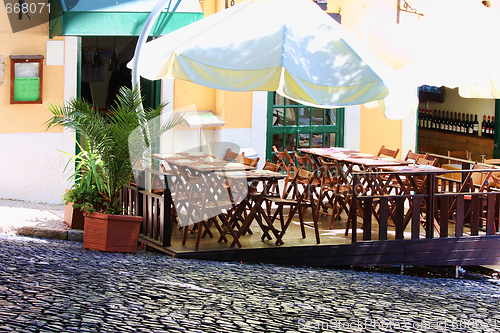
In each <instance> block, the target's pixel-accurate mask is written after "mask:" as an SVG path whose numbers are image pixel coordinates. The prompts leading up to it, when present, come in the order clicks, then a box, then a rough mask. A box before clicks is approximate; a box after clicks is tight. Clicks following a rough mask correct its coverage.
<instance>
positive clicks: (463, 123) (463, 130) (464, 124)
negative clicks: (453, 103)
mask: <svg viewBox="0 0 500 333" xmlns="http://www.w3.org/2000/svg"><path fill="white" fill-rule="evenodd" d="M462 133H467V122H466V120H465V113H462Z"/></svg>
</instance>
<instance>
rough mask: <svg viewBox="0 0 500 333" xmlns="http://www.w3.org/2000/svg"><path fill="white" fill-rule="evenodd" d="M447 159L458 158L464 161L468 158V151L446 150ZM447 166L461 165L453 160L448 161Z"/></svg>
mask: <svg viewBox="0 0 500 333" xmlns="http://www.w3.org/2000/svg"><path fill="white" fill-rule="evenodd" d="M448 157H455V158H460V159H463V160H466V159H468V158H469V151H468V150H448ZM448 164H460V166H462V164H461V163H457V161H454V160H448Z"/></svg>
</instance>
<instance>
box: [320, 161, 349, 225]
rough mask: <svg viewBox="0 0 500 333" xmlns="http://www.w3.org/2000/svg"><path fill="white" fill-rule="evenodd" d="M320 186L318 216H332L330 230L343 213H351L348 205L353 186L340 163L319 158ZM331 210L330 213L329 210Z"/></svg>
mask: <svg viewBox="0 0 500 333" xmlns="http://www.w3.org/2000/svg"><path fill="white" fill-rule="evenodd" d="M319 161H320V162H321V166H320V186H319V196H318V201H317V202H318V203H317V208H316V214H318V215H319V214H324V215H329V216H331V219H330V229H333V225H334V223H335V220H337V219H340V214H341V213H342V211H345V212H346V213H348V212H349V209H348V204H349V200H350V198H351V195H350V193H351V188H352V187H351V186H350V185H349V181H348V180H347V178H346V177H345V175H344V173H343V171H342V167H341V166H340V164H339V162H338V161H336V160H334V161H333V162H326V161H324V160H323V159H322V158H321V157H319ZM329 209H331V212H330V213H329V212H328V210H329Z"/></svg>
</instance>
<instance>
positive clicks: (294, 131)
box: [266, 92, 345, 160]
mask: <svg viewBox="0 0 500 333" xmlns="http://www.w3.org/2000/svg"><path fill="white" fill-rule="evenodd" d="M287 103H288V102H287V101H286V100H285V104H284V105H274V92H270V93H269V94H268V97H267V132H266V159H269V160H272V157H273V152H272V146H273V135H276V134H282V135H283V142H282V146H283V147H285V146H286V136H287V135H292V136H297V135H298V134H309V146H310V147H311V145H312V142H313V140H312V135H313V134H322V136H323V142H322V146H323V147H325V146H327V145H326V143H325V137H326V135H325V134H328V133H332V134H335V145H336V146H337V147H343V146H344V122H345V109H344V108H337V109H336V112H335V115H336V122H335V125H324V124H322V125H286V124H283V126H273V109H274V108H276V107H278V108H283V109H284V110H285V111H284V112H285V114H286V112H287V111H286V109H287V108H293V109H299V108H305V109H309V110H313V109H314V108H311V107H309V106H306V105H302V104H297V103H295V102H292V103H291V104H287ZM322 110H323V118H322V119H325V116H326V110H328V109H322ZM295 114H296V115H298V112H296V113H295ZM312 114H313V112H309V123H312V120H313V118H312ZM284 118H286V116H285V115H284ZM306 119H307V118H306ZM299 120H300V117H299V116H297V119H296V123H297V124H298V123H299ZM293 148H294V149H298V148H299V140H298V138H297V137H295V146H294V147H293Z"/></svg>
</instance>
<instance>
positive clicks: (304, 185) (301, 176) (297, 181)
mask: <svg viewBox="0 0 500 333" xmlns="http://www.w3.org/2000/svg"><path fill="white" fill-rule="evenodd" d="M314 177H315V173H314V172H309V171H306V170H304V169H303V168H302V167H299V169H298V170H297V173H296V174H295V177H294V178H293V180H292V182H291V183H290V186H289V187H288V189H287V191H286V192H285V193H284V195H283V198H279V197H267V198H265V200H266V201H269V202H271V203H273V204H275V205H277V206H278V208H277V209H276V211H275V213H274V215H273V216H272V218H271V223H274V221H275V220H276V219H277V218H279V219H280V224H281V232H279V233H277V235H276V238H277V239H276V245H280V244H283V241H282V238H283V235H284V234H285V232H286V230H287V229H288V226H289V225H290V223H291V222H292V219H293V217H294V216H295V214H296V213H297V212H298V213H299V219H300V228H301V232H302V238H305V237H306V233H305V225H306V222H305V221H304V216H303V215H302V213H301V212H303V208H307V207H311V208H312V211H313V214H312V216H313V227H314V231H315V235H316V243H317V244H319V243H320V237H319V226H318V218H317V214H316V213H315V212H316V208H315V203H314V200H313V198H312V193H311V184H312V181H313V179H314ZM284 206H289V207H290V209H289V213H288V219H287V220H286V222H285V220H284V218H283V207H284ZM263 237H264V236H263Z"/></svg>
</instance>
